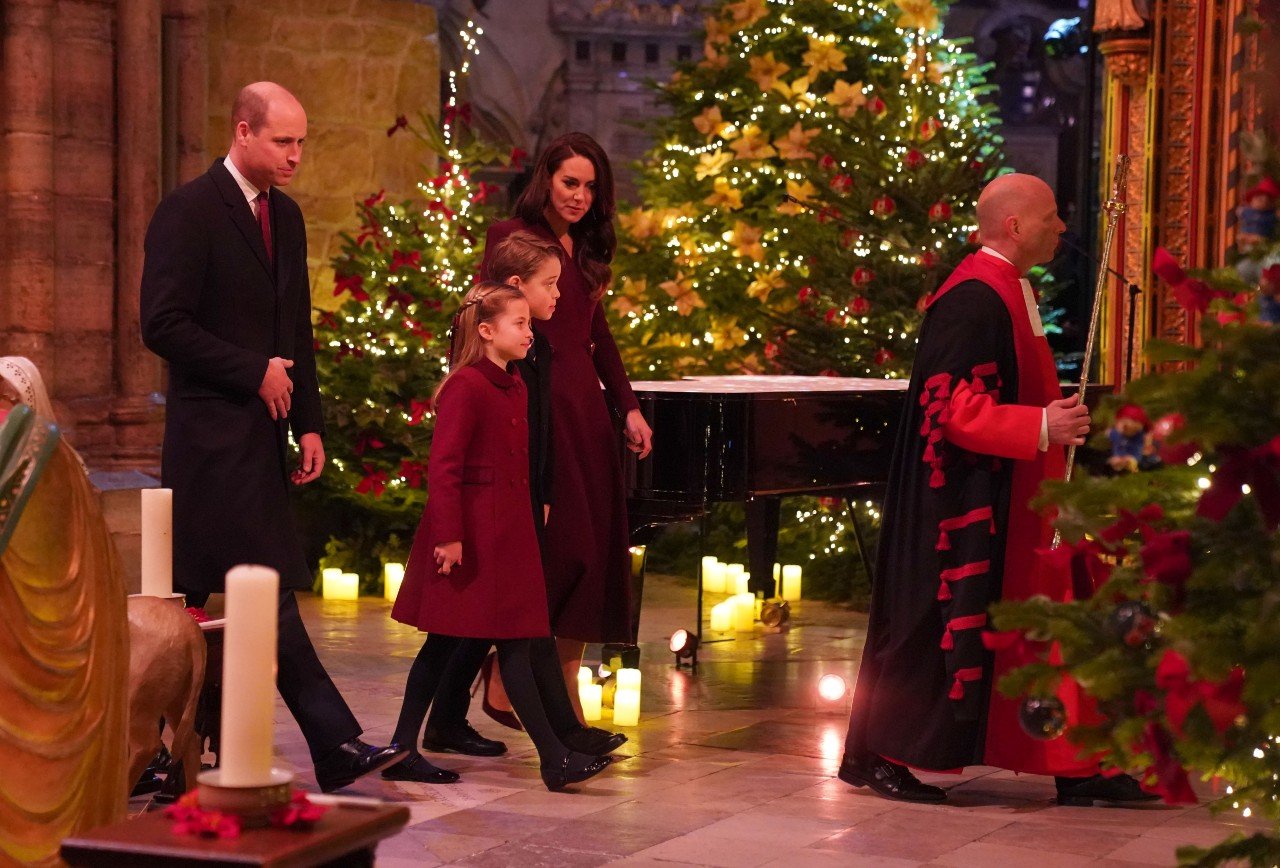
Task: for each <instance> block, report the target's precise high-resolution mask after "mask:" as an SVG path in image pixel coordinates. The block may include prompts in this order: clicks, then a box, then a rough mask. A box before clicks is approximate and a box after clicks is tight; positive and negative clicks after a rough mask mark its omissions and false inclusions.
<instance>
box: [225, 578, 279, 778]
mask: <svg viewBox="0 0 1280 868" xmlns="http://www.w3.org/2000/svg"><path fill="white" fill-rule="evenodd" d="M225 606H226V615H225V617H226V621H227V623H226V626H225V627H224V628H223V648H222V746H221V749H220V750H219V751H218V764H219V766H220V769H221V773H222V774H221V784H222V786H227V787H256V786H265V785H267V784H270V783H272V779H271V747H272V737H273V720H274V714H275V698H276V619H277V617H278V612H279V610H280V576H279V574H277V573H276V571H275V570H273V569H271V568H270V567H260V566H245V565H241V566H238V567H232V568H231V570H230V571H229V572H228V573H227V594H226V603H225Z"/></svg>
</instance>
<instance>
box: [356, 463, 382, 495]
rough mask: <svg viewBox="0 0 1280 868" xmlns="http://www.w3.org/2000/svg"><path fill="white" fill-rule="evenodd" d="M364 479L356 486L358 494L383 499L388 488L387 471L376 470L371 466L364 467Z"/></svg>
mask: <svg viewBox="0 0 1280 868" xmlns="http://www.w3.org/2000/svg"><path fill="white" fill-rule="evenodd" d="M363 470H364V478H363V479H361V480H360V482H359V483H357V484H356V494H372V495H373V496H374V497H382V492H383V491H385V490H386V487H387V471H385V470H375V469H373V467H372V466H371V465H368V464H366V465H364V468H363Z"/></svg>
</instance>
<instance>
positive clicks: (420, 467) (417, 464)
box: [400, 458, 427, 488]
mask: <svg viewBox="0 0 1280 868" xmlns="http://www.w3.org/2000/svg"><path fill="white" fill-rule="evenodd" d="M400 475H401V476H402V477H404V481H405V484H406V485H408V486H409V487H410V488H425V487H426V486H425V483H426V481H427V465H425V464H423V463H422V462H421V461H412V460H410V459H408V458H405V459H402V460H401V462H400Z"/></svg>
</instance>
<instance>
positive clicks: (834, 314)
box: [822, 307, 844, 325]
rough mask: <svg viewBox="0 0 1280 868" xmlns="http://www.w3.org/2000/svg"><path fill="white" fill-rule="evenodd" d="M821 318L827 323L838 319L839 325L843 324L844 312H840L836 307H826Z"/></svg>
mask: <svg viewBox="0 0 1280 868" xmlns="http://www.w3.org/2000/svg"><path fill="white" fill-rule="evenodd" d="M822 318H823V319H825V320H826V321H827V324H828V325H830V324H831V323H833V322H835V321H836V320H839V321H840V324H841V325H843V324H844V314H842V313H840V309H839V308H836V307H829V308H827V312H826V313H825V314H823V317H822Z"/></svg>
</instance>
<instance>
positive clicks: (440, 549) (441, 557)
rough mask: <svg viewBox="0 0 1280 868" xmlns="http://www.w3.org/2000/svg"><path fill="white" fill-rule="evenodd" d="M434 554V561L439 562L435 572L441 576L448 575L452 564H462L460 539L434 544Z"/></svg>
mask: <svg viewBox="0 0 1280 868" xmlns="http://www.w3.org/2000/svg"><path fill="white" fill-rule="evenodd" d="M435 556H436V563H437V564H439V568H438V569H437V570H436V572H438V573H440V574H441V575H442V576H447V575H449V571H450V570H452V569H453V567H454V564H458V565H461V564H462V540H458V541H457V542H450V543H445V544H444V545H439V546H436V549H435Z"/></svg>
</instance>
